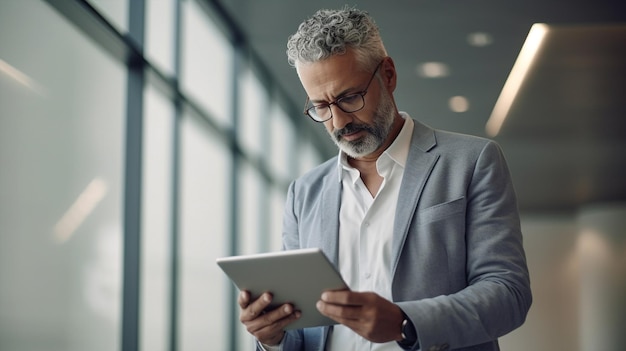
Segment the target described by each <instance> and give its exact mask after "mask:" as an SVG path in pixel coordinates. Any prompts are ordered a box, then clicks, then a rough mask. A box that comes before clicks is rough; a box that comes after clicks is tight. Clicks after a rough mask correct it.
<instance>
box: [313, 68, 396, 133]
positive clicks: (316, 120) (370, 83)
mask: <svg viewBox="0 0 626 351" xmlns="http://www.w3.org/2000/svg"><path fill="white" fill-rule="evenodd" d="M383 62H385V60H384V59H383V60H382V61H380V62H379V63H378V65H376V69H374V73H372V77H371V78H370V80H369V81H368V82H367V86H366V87H365V89H364V90H361V91H358V92H356V93H351V94H347V95H344V96H341V97H339V98H337V99H335V101H331V102H328V103H323V104H319V105H317V106H315V105H313V106H311V107H308V108H307V106H308V105H309V102H311V100H310V99H309V97H308V96H307V97H306V101H305V102H304V114H305V115H307V116H309V118H311V119H312V120H313V121H315V122H318V123H324V122H326V121H329V120H331V119H332V118H333V109H332V108H330V107H331V106H332V105H335V106H337V107H338V108H339V109H340V110H341V111H343V112H345V113H353V112H357V111H361V110H362V109H363V108H364V107H365V94H367V91H368V90H369V88H370V85H372V81H373V80H374V77H376V72H378V69H379V68H380V66H381V65H382V64H383ZM357 95H360V96H361V101H362V102H363V105H362V106H361V107H359V108H358V109H356V110H352V111H346V110H344V109H343V108H342V107H341V106H340V105H339V103H340V102H341V101H342V100H344V99H346V98H349V97H356V96H357ZM323 105H326V108H328V110H329V111H330V117H328V118H326V119H322V120H318V119H316V118H315V117H313V116H312V115H311V114H310V113H309V111H310V110H312V109H315V108H321V107H322V106H323Z"/></svg>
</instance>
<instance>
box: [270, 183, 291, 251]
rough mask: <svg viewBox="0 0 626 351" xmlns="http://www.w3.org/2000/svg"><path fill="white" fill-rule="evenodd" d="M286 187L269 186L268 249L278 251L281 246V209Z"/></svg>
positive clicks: (283, 204)
mask: <svg viewBox="0 0 626 351" xmlns="http://www.w3.org/2000/svg"><path fill="white" fill-rule="evenodd" d="M286 193H287V189H283V188H280V187H277V186H273V187H272V188H271V193H270V203H269V206H270V213H269V217H270V220H269V227H270V231H269V251H278V250H280V249H282V247H283V241H282V240H283V235H282V233H283V210H284V208H285V200H286Z"/></svg>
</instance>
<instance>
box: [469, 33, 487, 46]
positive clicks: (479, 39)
mask: <svg viewBox="0 0 626 351" xmlns="http://www.w3.org/2000/svg"><path fill="white" fill-rule="evenodd" d="M467 42H468V43H469V44H470V45H471V46H476V47H484V46H488V45H490V44H491V43H493V37H492V36H491V34H489V33H485V32H475V33H470V34H469V35H468V36H467Z"/></svg>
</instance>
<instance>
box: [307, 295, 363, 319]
mask: <svg viewBox="0 0 626 351" xmlns="http://www.w3.org/2000/svg"><path fill="white" fill-rule="evenodd" d="M316 307H317V310H318V311H319V312H320V313H321V314H323V315H325V316H327V317H329V318H331V319H334V320H335V321H337V322H339V323H341V324H345V323H344V322H345V321H347V320H352V321H356V320H359V319H360V318H361V315H362V307H361V306H351V305H337V304H333V303H328V302H324V301H321V300H320V301H318V302H317V304H316Z"/></svg>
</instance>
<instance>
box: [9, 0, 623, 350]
mask: <svg viewBox="0 0 626 351" xmlns="http://www.w3.org/2000/svg"><path fill="white" fill-rule="evenodd" d="M344 5H345V4H344V3H343V2H340V1H327V0H323V1H314V2H313V1H293V0H292V1H288V0H263V1H252V0H91V1H84V0H19V1H18V0H0V350H2V351H32V350H50V351H57V350H59V351H61V350H63V351H74V350H76V351H78V350H81V351H82V350H102V351H105V350H106V351H110V350H121V351H131V350H143V351H160V350H163V351H165V350H168V351H176V350H181V351H192V350H207V349H210V350H249V349H252V345H253V344H252V343H253V341H252V340H251V339H250V337H249V336H248V335H247V334H246V332H245V331H244V330H243V328H241V327H240V326H239V323H238V315H237V314H238V309H237V308H236V303H235V296H236V295H235V294H236V290H235V288H234V287H233V286H232V284H231V283H230V282H229V281H228V280H227V278H226V277H225V275H224V274H223V273H222V272H221V271H220V270H219V268H218V267H217V265H216V264H215V259H216V258H217V257H221V256H229V255H236V254H244V253H254V252H265V251H274V250H279V249H280V240H281V238H280V233H281V216H282V208H283V201H284V199H285V190H286V186H287V185H288V184H289V182H290V181H291V180H292V179H294V178H295V177H297V176H298V175H300V174H302V173H304V172H306V171H307V170H309V169H311V168H312V167H314V166H315V165H316V164H318V163H320V162H322V161H323V160H326V159H328V158H330V157H332V156H334V155H335V154H336V153H337V150H336V148H335V147H334V145H332V143H330V142H329V140H328V137H327V136H326V134H325V133H326V132H325V131H324V130H323V127H322V126H321V125H317V124H314V123H313V122H311V121H310V120H308V119H307V118H306V117H305V116H303V115H302V111H301V110H302V105H303V104H304V100H305V97H306V96H305V93H304V90H303V89H302V87H301V86H300V83H299V81H298V78H297V75H296V73H295V70H294V69H293V68H292V67H290V66H289V65H288V63H287V59H286V55H285V50H286V40H287V37H288V36H289V35H290V34H292V33H293V32H295V30H296V29H297V26H298V24H299V23H300V22H301V21H302V20H304V19H305V18H307V17H308V16H310V15H311V14H312V13H313V12H315V10H317V9H319V8H323V7H328V8H337V7H342V6H344ZM347 5H351V6H353V5H356V6H357V7H358V8H360V9H364V10H367V11H368V12H370V13H371V14H372V15H373V17H374V18H375V20H376V21H377V23H378V25H379V26H380V29H381V33H382V36H383V39H384V40H385V44H386V47H387V50H388V52H389V55H390V56H391V57H392V58H393V59H394V61H395V63H396V69H397V71H398V75H399V76H398V88H397V90H396V93H395V97H396V101H397V103H398V107H399V108H400V110H402V111H406V112H408V113H409V114H410V115H411V116H412V117H414V118H417V119H419V120H421V121H422V122H424V123H426V124H428V125H430V126H432V127H435V128H439V129H446V130H451V131H455V132H460V133H468V134H473V135H478V136H483V137H488V138H492V139H495V140H496V141H497V142H498V143H500V144H501V145H502V147H503V149H504V152H505V155H506V156H507V161H508V163H509V167H510V170H511V173H512V176H513V181H514V184H515V187H516V190H517V192H518V197H519V206H520V211H521V216H522V229H523V232H524V240H525V241H524V243H525V248H526V253H527V257H528V264H529V268H530V271H531V282H532V289H533V293H534V298H535V300H534V304H533V306H532V308H531V310H530V313H529V316H528V319H527V322H526V323H525V324H524V325H523V326H522V327H521V328H519V329H517V330H515V331H514V332H512V333H510V334H508V335H506V336H504V337H503V338H501V347H502V349H504V350H574V351H575V350H588V351H598V350H623V348H624V345H626V335H625V334H624V333H623V326H624V325H626V299H625V298H624V297H623V296H626V230H625V229H624V228H625V227H626V157H624V152H625V151H626V119H625V118H624V117H626V116H625V114H626V99H625V97H626V11H624V9H623V7H624V6H623V4H622V3H621V2H620V1H613V0H596V1H592V0H570V1H565V0H543V1H542V0H527V1H498V0H422V1H408V0H398V1H385V2H383V1H375V0H363V1H354V2H349V3H347Z"/></svg>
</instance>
